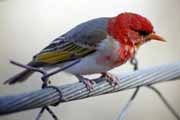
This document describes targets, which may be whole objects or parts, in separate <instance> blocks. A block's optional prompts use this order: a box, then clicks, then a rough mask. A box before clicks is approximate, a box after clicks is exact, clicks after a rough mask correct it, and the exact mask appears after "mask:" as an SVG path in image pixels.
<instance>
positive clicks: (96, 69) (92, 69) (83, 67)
mask: <svg viewBox="0 0 180 120" xmlns="http://www.w3.org/2000/svg"><path fill="white" fill-rule="evenodd" d="M119 47H120V45H119V43H118V42H117V41H115V40H114V39H112V38H110V37H107V38H106V39H105V40H103V42H102V43H100V45H99V46H98V50H97V51H96V52H95V53H93V54H91V55H88V56H86V57H84V58H82V59H81V61H80V62H79V63H77V64H75V65H74V66H72V67H70V68H68V69H66V70H65V71H66V72H69V73H72V74H80V75H87V74H93V73H101V72H106V71H108V70H111V69H112V68H114V67H117V66H118V65H116V66H109V64H111V62H113V61H115V60H118V59H119V56H118V54H117V53H118V50H119ZM106 56H111V58H112V59H111V60H112V61H111V60H106V59H103V58H105V57H106ZM98 59H101V61H99V62H98ZM67 64H69V63H67ZM67 64H66V65H67Z"/></svg>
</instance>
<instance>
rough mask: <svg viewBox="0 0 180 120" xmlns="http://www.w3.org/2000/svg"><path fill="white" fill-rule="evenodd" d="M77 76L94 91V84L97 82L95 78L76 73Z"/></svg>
mask: <svg viewBox="0 0 180 120" xmlns="http://www.w3.org/2000/svg"><path fill="white" fill-rule="evenodd" d="M76 77H77V78H78V79H79V82H82V83H83V84H84V85H85V86H86V88H87V89H88V90H89V91H92V90H93V89H94V87H93V85H94V84H95V82H94V81H93V80H90V79H88V78H85V77H83V76H82V75H76Z"/></svg>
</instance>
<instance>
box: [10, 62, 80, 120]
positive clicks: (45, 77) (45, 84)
mask: <svg viewBox="0 0 180 120" xmlns="http://www.w3.org/2000/svg"><path fill="white" fill-rule="evenodd" d="M78 62H80V60H76V61H75V62H73V63H71V64H69V65H67V66H64V67H63V68H60V69H57V70H55V71H52V72H50V73H47V72H46V71H44V70H42V69H40V68H36V67H32V66H29V65H23V64H21V63H18V62H16V61H10V63H11V64H13V65H16V66H18V67H22V68H25V69H28V70H31V71H35V72H39V73H41V74H42V77H41V80H42V82H43V84H42V89H44V88H48V87H51V88H54V89H56V91H58V92H59V94H60V95H59V96H60V100H61V99H62V93H61V91H60V90H59V89H58V88H56V87H55V86H48V78H49V77H50V76H52V75H54V74H56V73H59V72H61V71H63V70H65V69H68V68H69V67H71V66H73V65H75V64H77V63H78ZM60 100H59V102H58V103H55V104H54V105H53V106H57V105H58V104H59V103H60V102H61V101H60ZM45 110H46V111H47V112H48V113H49V114H50V115H51V116H52V118H53V119H54V120H58V117H57V116H56V115H55V114H54V112H53V111H52V110H51V109H50V108H49V107H48V106H44V107H42V108H41V110H40V112H39V113H38V115H37V117H36V119H35V120H40V118H41V117H42V114H43V113H44V111H45Z"/></svg>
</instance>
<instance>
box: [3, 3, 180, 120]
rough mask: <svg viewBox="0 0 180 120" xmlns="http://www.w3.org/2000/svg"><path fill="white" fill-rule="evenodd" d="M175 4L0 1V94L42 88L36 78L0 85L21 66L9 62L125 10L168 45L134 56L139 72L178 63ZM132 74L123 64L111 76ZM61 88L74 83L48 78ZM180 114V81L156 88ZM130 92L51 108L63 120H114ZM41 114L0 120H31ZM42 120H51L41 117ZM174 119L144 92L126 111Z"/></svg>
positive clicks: (179, 25) (149, 118)
mask: <svg viewBox="0 0 180 120" xmlns="http://www.w3.org/2000/svg"><path fill="white" fill-rule="evenodd" d="M179 5H180V1H179V0H0V64H1V66H0V78H1V79H0V95H8V94H15V93H24V92H28V91H33V90H37V89H40V84H41V82H40V80H39V77H40V75H39V74H35V75H33V77H31V78H30V80H29V81H27V82H25V83H23V84H18V85H15V86H4V85H2V82H3V81H4V80H6V79H8V77H10V76H12V75H14V74H15V73H17V72H18V71H21V68H17V67H15V66H12V65H10V64H9V62H8V61H9V59H13V60H16V61H19V62H22V63H27V62H28V61H30V60H31V58H32V56H33V55H34V54H36V53H37V52H38V51H40V50H41V49H42V48H43V47H45V46H46V45H48V44H49V43H50V41H51V40H53V39H54V38H56V37H58V36H59V35H61V34H63V33H64V32H66V31H68V30H69V29H70V28H72V27H74V26H75V25H77V24H79V23H81V22H83V21H86V20H89V19H92V18H97V17H103V16H115V15H117V14H119V13H121V12H125V11H129V12H136V13H139V14H142V15H144V16H146V17H147V18H149V19H150V20H151V21H152V23H153V24H154V27H155V30H156V32H157V33H159V34H161V35H162V36H163V37H164V38H166V40H167V41H168V42H167V43H160V42H151V43H148V44H146V45H144V46H143V47H141V49H140V50H139V52H138V60H139V63H140V68H145V67H150V66H155V65H161V64H168V63H174V62H178V61H179V60H180V54H179V53H180V14H179V11H180V6H179ZM127 71H132V67H131V66H130V65H129V63H127V64H126V65H124V66H122V67H120V68H116V69H115V70H112V73H119V72H127ZM51 80H52V81H53V83H54V84H56V85H62V84H67V83H71V82H76V81H77V80H76V79H75V78H74V77H73V76H70V75H68V74H64V73H61V74H57V75H56V76H53V77H52V78H51ZM156 87H158V88H159V89H160V90H161V91H162V93H163V94H164V95H165V96H166V98H167V99H168V101H169V102H170V103H171V104H172V105H173V107H174V108H175V109H176V110H177V111H178V113H179V114H180V105H179V104H180V94H179V90H180V82H179V81H176V82H168V83H162V84H158V85H156ZM132 92H133V91H132V90H129V91H124V92H120V93H115V94H111V95H104V96H99V97H94V98H89V99H85V100H80V101H75V102H70V103H66V104H61V105H60V106H58V107H56V108H55V109H54V110H55V111H56V113H57V115H58V116H60V117H61V119H63V120H72V119H75V120H76V119H79V120H92V119H93V120H115V119H116V118H117V116H118V113H119V111H120V109H121V108H122V107H123V105H125V103H126V101H127V100H128V98H129V97H130V95H131V94H132ZM38 111H39V110H31V111H27V112H21V113H18V114H13V115H8V116H3V117H0V120H34V119H35V116H36V115H37V112H38ZM42 119H43V120H49V119H51V118H50V116H49V115H47V114H45V115H44V116H43V118H42ZM134 119H135V120H137V119H141V120H145V119H146V120H175V118H174V117H173V116H172V115H171V114H170V113H169V112H168V110H167V109H166V108H165V106H164V105H163V103H162V102H161V101H160V100H159V99H158V97H157V95H156V94H154V93H153V92H152V91H150V90H148V89H146V88H143V89H142V90H141V91H140V93H139V94H138V96H137V98H136V100H135V101H134V103H133V105H132V107H131V108H130V109H129V113H128V116H127V120H134Z"/></svg>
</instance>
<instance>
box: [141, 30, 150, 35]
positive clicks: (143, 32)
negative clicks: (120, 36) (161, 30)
mask: <svg viewBox="0 0 180 120" xmlns="http://www.w3.org/2000/svg"><path fill="white" fill-rule="evenodd" d="M139 34H140V35H143V36H146V35H149V32H146V31H139Z"/></svg>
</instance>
